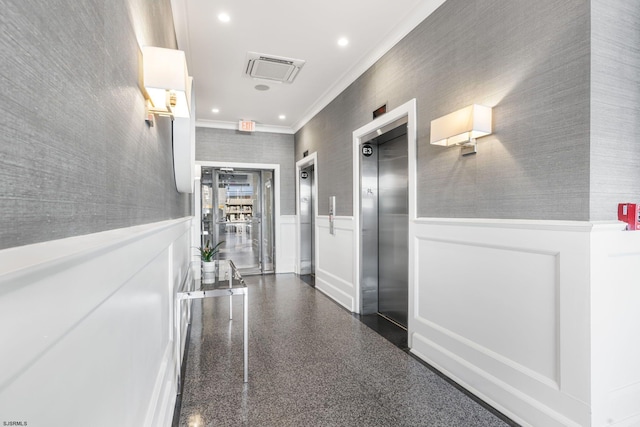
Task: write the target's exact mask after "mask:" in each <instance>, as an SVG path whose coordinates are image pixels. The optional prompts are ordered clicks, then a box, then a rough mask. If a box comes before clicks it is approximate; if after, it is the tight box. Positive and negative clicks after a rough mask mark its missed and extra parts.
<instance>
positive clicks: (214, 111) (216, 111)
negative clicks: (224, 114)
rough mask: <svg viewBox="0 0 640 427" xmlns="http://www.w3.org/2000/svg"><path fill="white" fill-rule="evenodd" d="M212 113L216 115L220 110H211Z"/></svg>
mask: <svg viewBox="0 0 640 427" xmlns="http://www.w3.org/2000/svg"><path fill="white" fill-rule="evenodd" d="M211 112H212V113H215V114H218V113H219V112H220V110H219V109H218V108H213V109H212V110H211Z"/></svg>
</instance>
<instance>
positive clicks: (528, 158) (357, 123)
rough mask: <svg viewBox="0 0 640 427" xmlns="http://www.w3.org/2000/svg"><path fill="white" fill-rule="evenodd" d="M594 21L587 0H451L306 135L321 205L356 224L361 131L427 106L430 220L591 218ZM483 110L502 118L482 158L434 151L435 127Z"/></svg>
mask: <svg viewBox="0 0 640 427" xmlns="http://www.w3.org/2000/svg"><path fill="white" fill-rule="evenodd" d="M620 1H622V0H620ZM589 12H590V2H589V1H587V0H563V1H557V0H541V1H535V2H531V1H524V0H518V1H506V0H475V1H469V0H448V1H447V2H446V3H444V4H443V5H442V6H441V7H440V8H439V9H438V10H437V11H436V12H435V13H434V14H432V15H431V16H430V17H429V18H427V19H426V20H425V21H424V22H423V23H421V24H420V25H419V26H418V27H417V28H416V29H415V30H414V31H412V32H411V33H410V34H409V35H407V37H405V38H404V39H403V40H402V41H400V43H398V44H397V45H396V46H395V47H394V48H393V49H392V50H391V51H390V52H388V53H387V54H386V55H385V56H384V57H382V58H381V59H380V60H379V61H378V62H377V63H376V64H375V65H374V66H372V67H371V68H370V69H369V70H368V71H367V72H366V73H365V74H364V75H362V76H361V77H360V78H359V79H358V80H357V81H356V82H354V83H353V84H352V85H351V86H350V87H348V88H347V89H346V90H345V91H344V92H343V93H342V94H341V95H340V96H338V97H337V98H336V99H335V100H334V101H333V102H332V103H331V104H329V105H328V106H327V107H326V108H325V109H324V110H323V111H321V112H320V113H319V114H318V115H317V116H316V117H314V118H313V119H312V120H311V121H310V122H309V123H308V124H307V125H305V126H304V127H303V128H302V129H301V130H300V131H298V132H297V133H296V160H299V159H300V158H302V153H303V151H305V150H309V151H310V152H313V151H317V152H318V163H319V169H320V174H321V175H320V176H319V190H318V191H319V200H325V199H326V198H327V197H328V196H330V195H336V196H337V205H338V208H337V211H338V212H337V213H338V215H352V214H353V212H352V210H353V208H352V200H351V199H352V176H351V174H352V167H351V164H352V158H351V144H352V132H353V131H354V130H356V129H358V128H359V127H361V126H363V125H365V124H366V123H368V122H370V121H371V120H372V116H371V112H372V111H373V110H374V109H375V108H377V107H378V106H380V105H381V104H384V103H386V104H387V105H388V110H391V109H393V108H395V107H397V106H399V105H401V104H403V103H405V102H407V101H408V100H410V99H412V98H416V99H417V109H418V215H419V216H421V217H453V218H456V217H466V218H513V219H549V220H551V219H559V220H565V219H566V220H569V219H571V220H587V219H589V190H590V173H589V160H590V154H589V128H590V108H589V102H590V98H589V95H590V58H591V56H590V13H589ZM472 103H478V104H485V105H489V106H492V107H494V109H493V114H494V119H493V123H494V133H493V135H491V136H489V137H485V138H482V139H479V140H478V154H477V155H475V156H470V157H465V158H461V157H460V155H459V149H457V148H443V147H438V146H432V145H430V144H429V132H430V124H431V120H433V119H435V118H438V117H440V116H443V115H445V114H448V113H451V112H453V111H455V110H457V109H460V108H462V107H465V106H467V105H469V104H472ZM320 213H321V214H327V213H328V212H327V206H326V204H320Z"/></svg>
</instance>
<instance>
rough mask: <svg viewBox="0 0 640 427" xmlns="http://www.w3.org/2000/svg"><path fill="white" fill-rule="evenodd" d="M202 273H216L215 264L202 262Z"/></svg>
mask: <svg viewBox="0 0 640 427" xmlns="http://www.w3.org/2000/svg"><path fill="white" fill-rule="evenodd" d="M202 271H203V272H204V273H213V272H214V271H216V263H215V262H214V261H211V262H204V261H202Z"/></svg>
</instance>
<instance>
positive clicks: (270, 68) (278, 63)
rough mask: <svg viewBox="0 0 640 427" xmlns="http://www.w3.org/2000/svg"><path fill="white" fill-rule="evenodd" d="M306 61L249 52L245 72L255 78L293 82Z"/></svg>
mask: <svg viewBox="0 0 640 427" xmlns="http://www.w3.org/2000/svg"><path fill="white" fill-rule="evenodd" d="M304 63H305V61H303V60H301V59H292V58H283V57H281V56H273V55H265V54H262V53H256V52H249V53H247V61H246V66H245V74H246V75H247V76H249V77H253V78H254V79H264V80H270V81H276V82H282V83H292V82H293V80H294V79H295V78H296V76H297V75H298V72H299V71H300V69H301V68H302V66H303V65H304Z"/></svg>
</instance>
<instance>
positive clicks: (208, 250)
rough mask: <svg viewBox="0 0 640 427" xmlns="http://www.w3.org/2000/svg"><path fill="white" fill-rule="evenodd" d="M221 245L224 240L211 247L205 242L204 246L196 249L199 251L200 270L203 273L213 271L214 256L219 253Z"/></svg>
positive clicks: (209, 243)
mask: <svg viewBox="0 0 640 427" xmlns="http://www.w3.org/2000/svg"><path fill="white" fill-rule="evenodd" d="M223 243H224V240H223V241H222V242H220V243H218V244H217V245H215V246H213V247H212V246H211V242H209V241H207V243H206V244H205V245H204V246H200V247H199V248H198V250H199V251H200V259H201V260H202V269H203V270H204V271H205V272H212V271H213V270H214V268H215V264H214V262H213V260H214V258H215V256H216V254H217V253H218V252H220V246H222V244H223Z"/></svg>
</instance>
